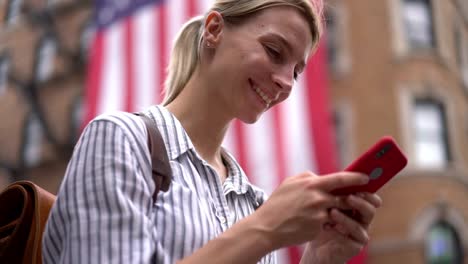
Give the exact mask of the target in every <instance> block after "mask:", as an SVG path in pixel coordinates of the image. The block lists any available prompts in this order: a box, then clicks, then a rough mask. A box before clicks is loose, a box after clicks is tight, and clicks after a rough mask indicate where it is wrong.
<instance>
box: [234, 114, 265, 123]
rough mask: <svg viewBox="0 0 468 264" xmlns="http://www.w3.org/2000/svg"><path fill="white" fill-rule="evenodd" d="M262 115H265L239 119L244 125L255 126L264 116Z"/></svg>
mask: <svg viewBox="0 0 468 264" xmlns="http://www.w3.org/2000/svg"><path fill="white" fill-rule="evenodd" d="M262 114H263V113H261V114H258V115H251V116H241V117H239V118H238V119H239V120H240V121H242V123H245V124H249V125H250V124H254V123H255V122H257V121H258V119H260V117H261V116H262Z"/></svg>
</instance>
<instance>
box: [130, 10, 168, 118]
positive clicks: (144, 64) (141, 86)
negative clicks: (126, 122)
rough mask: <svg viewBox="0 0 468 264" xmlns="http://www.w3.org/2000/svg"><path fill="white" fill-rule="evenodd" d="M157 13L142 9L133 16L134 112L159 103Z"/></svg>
mask: <svg viewBox="0 0 468 264" xmlns="http://www.w3.org/2000/svg"><path fill="white" fill-rule="evenodd" d="M156 19H157V13H156V12H155V11H154V8H142V9H141V10H140V11H139V12H138V13H137V14H136V16H135V20H134V21H135V23H134V31H133V32H134V36H133V39H132V40H131V41H133V47H134V49H135V50H134V53H135V56H134V58H135V62H134V65H135V67H136V70H135V71H134V73H135V86H134V87H135V89H136V91H134V93H135V103H136V105H135V106H134V107H133V108H134V109H135V110H136V111H140V110H143V109H145V108H147V107H148V106H150V105H152V104H154V103H156V102H159V94H160V93H159V91H160V87H159V84H160V83H161V82H160V76H159V71H157V70H156V69H157V68H156V67H157V66H156V62H157V61H158V57H157V56H158V55H157V52H156V51H157V50H158V48H157V47H158V45H159V42H158V41H156V36H157V35H158V30H159V29H158V27H156V26H155V25H156V21H157V20H156Z"/></svg>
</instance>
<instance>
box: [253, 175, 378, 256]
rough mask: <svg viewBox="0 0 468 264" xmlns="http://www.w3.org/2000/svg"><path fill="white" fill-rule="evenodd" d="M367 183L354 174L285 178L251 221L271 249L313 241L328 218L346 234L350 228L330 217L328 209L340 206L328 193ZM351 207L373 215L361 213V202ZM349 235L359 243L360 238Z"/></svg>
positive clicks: (336, 214) (337, 217)
mask: <svg viewBox="0 0 468 264" xmlns="http://www.w3.org/2000/svg"><path fill="white" fill-rule="evenodd" d="M368 179H369V178H368V176H366V175H364V174H360V173H354V172H338V173H333V174H329V175H326V176H317V175H315V174H313V173H311V172H305V173H301V174H299V175H297V176H293V177H289V178H287V179H286V180H285V181H284V182H283V183H282V184H281V185H280V186H279V187H278V189H276V190H275V191H274V192H273V194H272V195H271V197H270V198H269V199H268V200H267V201H266V202H265V203H264V204H263V205H262V206H261V207H260V208H259V209H258V210H257V212H256V213H255V214H253V215H252V217H254V218H255V220H256V222H257V223H258V224H259V227H260V228H261V229H263V230H264V231H265V232H266V234H268V236H269V238H270V241H271V243H272V249H277V248H281V247H284V246H290V245H296V244H302V243H304V242H307V241H311V240H314V239H317V238H318V235H319V234H321V233H322V232H323V231H322V230H323V226H324V225H325V223H327V222H330V221H331V219H330V217H332V220H334V221H336V223H340V224H343V226H345V227H346V230H351V229H352V228H354V226H352V225H351V224H349V223H348V222H343V221H344V220H343V217H342V216H341V215H340V214H339V212H334V211H332V214H331V215H330V210H331V208H342V207H343V205H342V202H340V200H339V199H337V197H336V196H334V195H331V194H330V192H331V191H333V190H335V189H338V188H342V187H348V186H354V185H361V184H365V183H367V182H368ZM352 205H355V206H356V207H359V209H360V210H359V211H360V212H361V211H362V212H363V214H365V215H366V216H369V217H370V218H372V217H373V212H372V213H370V214H371V216H370V215H369V213H368V211H369V210H368V209H363V210H361V207H363V206H364V207H366V208H368V207H369V206H367V205H362V202H355V201H354V200H353V202H352ZM353 208H354V206H353ZM372 208H373V207H372ZM367 220H368V219H367V218H366V221H367ZM369 221H370V220H369ZM342 222H343V223H342ZM360 232H362V231H360ZM353 235H355V236H356V237H357V238H359V239H361V240H362V239H363V238H362V237H363V236H364V235H362V234H361V235H360V234H354V233H353ZM366 235H367V234H366Z"/></svg>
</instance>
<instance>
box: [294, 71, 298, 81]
mask: <svg viewBox="0 0 468 264" xmlns="http://www.w3.org/2000/svg"><path fill="white" fill-rule="evenodd" d="M297 78H299V73H297V72H296V71H294V81H297Z"/></svg>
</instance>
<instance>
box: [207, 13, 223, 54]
mask: <svg viewBox="0 0 468 264" xmlns="http://www.w3.org/2000/svg"><path fill="white" fill-rule="evenodd" d="M223 28H224V19H223V16H222V15H221V14H220V13H219V12H218V11H211V12H210V13H208V15H207V16H206V20H205V31H204V33H203V39H204V40H205V42H207V43H210V44H211V45H213V46H215V47H216V46H217V45H218V43H219V41H220V40H221V35H222V33H223Z"/></svg>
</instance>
